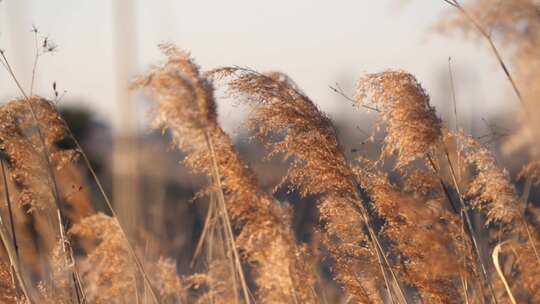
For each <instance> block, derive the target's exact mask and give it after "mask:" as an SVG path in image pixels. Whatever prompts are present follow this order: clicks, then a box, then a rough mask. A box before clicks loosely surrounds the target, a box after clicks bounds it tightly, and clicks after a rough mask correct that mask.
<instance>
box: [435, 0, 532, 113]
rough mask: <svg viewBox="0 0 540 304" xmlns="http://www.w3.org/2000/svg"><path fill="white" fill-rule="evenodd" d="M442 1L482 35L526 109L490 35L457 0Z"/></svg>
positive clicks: (519, 92)
mask: <svg viewBox="0 0 540 304" xmlns="http://www.w3.org/2000/svg"><path fill="white" fill-rule="evenodd" d="M443 1H444V2H446V3H448V4H450V5H451V6H453V7H455V8H457V9H458V10H459V11H460V12H461V13H462V14H463V16H465V18H467V19H468V20H469V21H470V22H471V23H472V25H473V26H474V27H475V28H476V29H477V30H478V32H479V33H480V35H482V36H483V37H484V38H485V39H486V40H487V42H488V44H489V46H490V48H491V50H492V51H493V54H494V55H495V57H496V58H497V61H498V62H499V65H500V66H501V68H502V70H503V72H504V74H505V75H506V78H507V79H508V81H510V84H511V85H512V89H513V90H514V93H515V94H516V96H517V98H518V100H519V102H520V103H521V105H522V106H523V107H524V108H526V105H525V102H524V100H523V97H522V95H521V91H520V90H519V88H518V87H517V85H516V82H515V81H514V78H513V77H512V74H511V73H510V70H509V69H508V67H507V65H506V63H505V62H504V60H503V59H502V57H501V54H500V53H499V50H498V49H497V47H496V46H495V43H494V42H493V39H492V38H491V34H490V33H489V32H488V31H487V30H485V29H484V28H483V27H482V25H480V23H478V21H476V19H475V18H474V17H473V16H471V14H469V12H467V10H466V9H465V8H464V7H463V6H462V5H461V4H460V3H459V2H458V1H457V0H443Z"/></svg>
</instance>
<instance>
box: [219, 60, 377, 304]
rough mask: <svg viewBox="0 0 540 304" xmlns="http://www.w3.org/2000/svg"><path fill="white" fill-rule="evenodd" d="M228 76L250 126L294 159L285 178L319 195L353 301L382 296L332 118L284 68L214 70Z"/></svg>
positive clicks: (329, 240) (327, 238)
mask: <svg viewBox="0 0 540 304" xmlns="http://www.w3.org/2000/svg"><path fill="white" fill-rule="evenodd" d="M212 74H213V75H214V77H225V78H229V79H228V81H227V87H228V90H229V92H230V93H231V94H232V95H233V96H236V97H239V98H241V99H243V100H247V101H248V102H250V104H252V105H253V106H254V107H253V109H252V111H251V112H250V113H251V115H250V117H249V118H248V122H247V126H248V128H250V129H251V130H253V131H254V133H255V136H256V137H257V138H258V139H260V140H261V141H262V142H264V143H265V145H266V147H267V148H268V150H269V155H279V154H282V155H284V158H285V159H290V160H291V161H292V162H291V164H290V166H289V169H288V171H287V174H286V175H285V177H284V178H283V180H282V182H281V184H283V183H285V182H289V183H290V187H291V188H293V189H298V190H299V191H300V193H301V194H302V195H303V196H307V195H320V196H321V198H320V200H319V201H320V203H319V212H320V218H321V221H322V223H323V228H324V229H323V230H324V236H323V242H324V244H325V245H326V246H327V247H328V249H329V250H330V253H331V255H332V257H333V259H334V265H333V268H334V273H335V276H336V278H337V279H338V281H339V282H340V283H341V284H343V286H344V287H345V290H346V292H347V294H348V296H349V300H350V301H353V302H381V301H382V297H381V294H380V292H381V290H380V288H381V286H384V283H383V276H382V275H381V270H380V268H379V266H378V265H379V263H382V262H381V261H378V257H377V255H378V252H377V250H378V249H377V248H376V247H375V246H372V247H370V246H368V245H367V244H369V243H370V242H371V241H372V239H371V238H372V237H374V235H371V236H369V233H367V232H366V230H364V228H365V225H366V224H367V221H368V219H367V214H366V213H362V210H363V209H364V206H363V205H362V201H361V199H360V197H359V195H358V193H357V185H356V183H355V179H354V175H353V172H352V170H351V168H350V167H349V164H348V163H347V160H346V158H345V155H344V154H343V150H342V147H341V146H340V144H339V142H338V140H337V137H336V131H335V129H334V127H333V125H332V123H331V121H330V119H329V118H328V117H327V116H326V115H324V114H323V113H322V112H321V111H320V110H319V109H318V108H317V107H316V106H315V104H314V103H313V102H312V101H311V100H310V99H309V98H308V97H306V96H305V95H304V94H302V93H301V92H300V91H299V89H298V87H297V86H296V85H295V84H294V83H292V82H291V80H290V79H289V78H288V77H287V76H286V75H284V74H281V73H268V74H260V73H258V72H255V71H252V70H248V69H242V68H233V67H226V68H220V69H216V70H214V71H212Z"/></svg>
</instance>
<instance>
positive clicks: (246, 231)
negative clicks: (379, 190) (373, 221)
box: [135, 45, 314, 303]
mask: <svg viewBox="0 0 540 304" xmlns="http://www.w3.org/2000/svg"><path fill="white" fill-rule="evenodd" d="M161 48H162V50H163V51H164V53H165V54H166V55H167V56H168V61H167V62H166V63H165V64H164V65H163V66H161V67H156V68H154V69H153V70H152V71H151V72H150V73H149V74H148V76H146V77H144V78H141V79H139V80H138V81H136V82H135V85H136V86H138V87H145V88H147V89H148V90H149V91H150V93H151V94H152V95H153V96H154V97H155V98H156V99H157V101H158V106H157V109H155V110H154V112H153V113H154V127H156V128H162V129H167V130H170V132H171V134H172V138H173V141H174V143H175V144H176V145H177V146H178V147H179V148H180V149H182V150H183V151H185V152H186V153H187V154H188V156H187V158H186V160H185V161H186V163H187V164H188V165H189V166H190V167H191V168H193V169H194V170H195V171H196V172H199V173H204V174H206V175H207V176H209V177H212V178H213V179H214V182H215V184H214V186H218V189H217V190H218V191H217V196H218V201H219V197H220V196H221V195H222V196H223V201H224V202H225V204H226V209H227V211H226V212H227V213H228V214H230V217H231V221H232V223H234V224H235V226H237V227H238V228H239V229H240V233H239V235H238V237H237V239H236V246H238V248H240V249H241V251H242V253H243V254H244V255H245V257H246V259H247V260H248V262H249V263H250V264H251V265H252V267H253V272H254V277H255V282H256V284H257V298H258V299H259V301H261V302H263V303H272V302H287V301H291V300H292V299H295V297H298V301H299V302H313V301H314V296H313V294H312V291H311V286H310V284H311V283H312V282H313V280H312V279H311V275H312V274H309V273H303V272H300V271H298V269H297V268H296V266H295V265H296V262H295V259H296V253H297V252H299V251H298V249H296V244H295V240H294V236H293V234H292V231H291V229H290V216H289V213H290V211H289V210H287V209H286V208H284V207H282V206H280V205H279V204H277V203H276V202H274V201H273V200H272V198H271V197H270V196H268V195H267V194H265V193H264V192H262V191H261V190H260V188H259V186H258V183H257V181H256V178H255V175H254V174H253V172H252V171H251V170H250V169H249V168H248V167H247V166H246V165H245V164H244V163H243V162H242V161H241V160H240V159H239V157H238V155H237V153H236V152H235V150H234V147H233V145H232V142H231V140H230V138H229V137H228V135H227V134H226V133H225V132H223V130H222V129H221V128H220V127H219V125H218V123H217V117H216V116H217V114H216V104H215V101H214V97H213V88H212V85H211V83H210V82H209V81H208V79H206V78H205V77H204V76H202V75H200V74H199V70H198V67H197V66H196V65H195V64H194V63H193V61H192V60H191V58H189V56H188V55H187V54H186V53H185V52H183V51H181V50H179V49H177V48H175V47H174V46H171V45H163V46H162V47H161ZM209 190H216V189H215V188H213V189H209ZM246 301H247V300H246Z"/></svg>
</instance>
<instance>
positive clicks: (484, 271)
mask: <svg viewBox="0 0 540 304" xmlns="http://www.w3.org/2000/svg"><path fill="white" fill-rule="evenodd" d="M444 154H445V158H446V160H447V161H448V166H449V167H450V175H451V177H452V182H453V183H454V187H455V189H456V192H457V194H458V198H459V203H460V205H461V208H462V211H463V216H464V218H465V222H466V224H467V228H468V230H469V234H470V237H471V240H472V243H473V246H474V249H475V251H476V255H477V258H478V261H479V264H480V268H481V269H482V274H483V275H484V279H485V281H486V284H487V285H488V287H489V291H490V294H491V297H492V298H493V301H494V302H495V303H497V298H496V297H495V291H494V290H493V286H492V284H491V280H490V279H489V276H488V273H487V269H486V266H485V265H486V263H485V261H484V259H483V258H482V252H481V251H480V245H479V244H478V240H477V238H476V235H475V230H474V227H473V225H472V220H471V218H470V216H469V213H468V208H467V206H466V205H465V202H464V201H463V195H462V193H461V190H460V187H459V184H458V182H457V178H456V174H455V170H454V166H453V165H452V161H451V160H450V155H449V154H448V150H447V149H446V147H445V148H444Z"/></svg>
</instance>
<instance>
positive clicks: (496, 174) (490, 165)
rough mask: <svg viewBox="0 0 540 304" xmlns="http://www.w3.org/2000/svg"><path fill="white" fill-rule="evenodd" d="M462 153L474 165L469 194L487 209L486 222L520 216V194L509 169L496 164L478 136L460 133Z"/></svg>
mask: <svg viewBox="0 0 540 304" xmlns="http://www.w3.org/2000/svg"><path fill="white" fill-rule="evenodd" d="M461 137H462V139H461V143H462V155H464V158H465V160H466V162H467V163H468V164H470V165H472V166H474V168H475V172H476V174H475V175H474V176H473V179H472V181H471V182H470V184H469V185H468V188H467V191H466V193H465V195H466V198H467V199H468V200H470V201H471V202H472V205H473V207H475V208H477V209H479V210H481V211H483V212H485V214H486V225H489V224H500V225H503V226H508V225H512V224H513V223H515V222H516V220H518V219H519V216H520V213H521V212H520V210H519V207H518V203H519V198H518V196H517V193H516V189H515V188H514V186H513V185H512V183H511V182H510V176H509V174H508V172H507V171H506V170H504V169H501V168H499V167H498V166H497V162H496V160H495V157H494V156H493V154H492V153H491V152H490V151H489V150H488V149H487V148H486V147H484V146H483V145H482V144H480V143H479V142H478V141H477V140H476V139H474V138H472V137H470V136H464V135H461Z"/></svg>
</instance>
